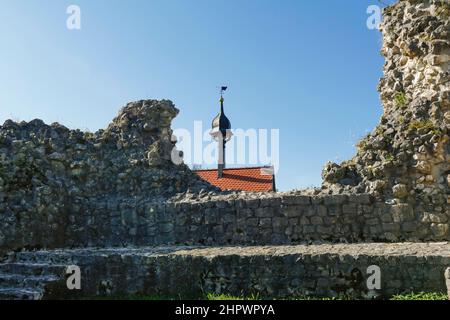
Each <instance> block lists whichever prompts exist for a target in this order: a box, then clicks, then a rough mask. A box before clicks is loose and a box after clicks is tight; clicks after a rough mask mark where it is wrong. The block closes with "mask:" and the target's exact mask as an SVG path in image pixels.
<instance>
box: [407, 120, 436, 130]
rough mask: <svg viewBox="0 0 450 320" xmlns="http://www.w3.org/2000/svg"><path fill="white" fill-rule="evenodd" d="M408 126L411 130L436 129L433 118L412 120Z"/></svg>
mask: <svg viewBox="0 0 450 320" xmlns="http://www.w3.org/2000/svg"><path fill="white" fill-rule="evenodd" d="M408 128H409V129H410V130H419V129H428V130H433V129H435V126H434V123H433V122H432V121H431V120H414V121H411V123H410V124H409V126H408Z"/></svg>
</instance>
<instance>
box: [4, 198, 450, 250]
mask: <svg viewBox="0 0 450 320" xmlns="http://www.w3.org/2000/svg"><path fill="white" fill-rule="evenodd" d="M430 219H431V220H432V221H433V222H429V221H430ZM448 219H449V217H448V216H428V215H427V214H426V213H423V212H422V213H421V212H416V211H414V208H413V207H412V206H410V205H409V204H397V205H388V204H386V203H384V202H379V201H377V200H376V199H375V198H374V197H373V196H371V195H369V194H354V195H316V196H305V195H290V194H285V195H283V194H277V193H273V194H269V195H268V194H266V195H264V196H262V195H261V196H258V197H256V196H255V195H252V194H247V195H246V197H243V196H242V195H239V194H235V197H232V196H228V197H227V196H221V195H219V196H212V197H209V198H205V199H203V200H185V201H184V202H180V201H176V202H165V203H161V202H158V203H156V202H152V201H150V200H141V201H131V200H129V199H127V200H126V201H119V200H117V199H115V200H111V199H108V201H106V200H104V201H100V202H97V207H96V208H95V210H93V211H87V212H84V213H83V214H79V213H75V212H72V213H70V212H69V213H67V216H63V217H61V218H60V221H61V222H60V223H58V224H56V225H55V224H51V223H49V222H50V221H49V217H47V216H38V217H36V218H35V219H33V220H28V221H26V220H25V221H23V220H20V215H19V216H14V215H11V216H5V215H2V216H1V221H2V222H3V223H6V222H5V221H7V223H8V226H9V228H8V229H2V233H3V234H4V235H6V236H8V238H7V239H6V240H7V241H4V243H3V246H2V248H4V250H6V249H17V248H22V247H29V248H61V247H86V246H89V247H92V246H99V247H108V246H127V245H128V246H130V245H131V246H133V245H134V246H136V245H163V244H190V245H192V244H203V245H227V244H230V245H231V244H232V245H270V244H295V243H305V242H309V241H331V242H370V241H381V242H397V241H415V242H419V241H449V240H450V236H449V230H448Z"/></svg>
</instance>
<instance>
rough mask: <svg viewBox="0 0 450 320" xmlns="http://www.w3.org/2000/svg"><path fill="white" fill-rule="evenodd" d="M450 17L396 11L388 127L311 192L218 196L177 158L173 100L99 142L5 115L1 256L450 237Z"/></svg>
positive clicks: (392, 11)
mask: <svg viewBox="0 0 450 320" xmlns="http://www.w3.org/2000/svg"><path fill="white" fill-rule="evenodd" d="M449 11H450V9H449V6H448V5H447V4H446V2H441V1H412V0H402V1H399V3H398V4H396V5H394V6H392V7H389V8H387V9H386V11H385V13H384V23H383V27H382V30H383V35H384V45H383V50H382V53H383V54H384V55H385V57H386V65H385V68H384V73H385V75H384V77H383V79H382V80H381V81H380V92H381V98H382V102H383V105H384V114H383V117H382V119H381V122H380V124H379V125H378V126H377V128H376V129H375V130H374V132H372V133H371V134H370V135H369V136H368V137H367V138H366V139H364V140H363V141H361V143H360V144H359V146H358V148H359V149H358V154H357V155H356V156H355V157H354V158H353V159H352V160H350V161H347V162H345V163H343V164H341V165H337V164H328V165H327V167H326V169H325V171H324V186H323V189H322V190H321V191H320V192H313V193H312V194H311V195H306V194H307V193H306V192H299V194H297V193H295V192H291V193H285V194H283V193H267V194H246V193H231V194H218V193H217V190H216V189H215V188H213V187H211V186H210V185H208V184H207V183H206V182H203V181H201V180H200V178H199V177H198V176H197V175H195V174H194V173H192V172H191V171H190V170H189V169H188V168H187V167H186V166H185V165H175V164H174V163H173V162H172V161H171V155H172V151H173V147H174V143H173V141H172V131H171V129H170V123H171V120H172V119H173V118H174V117H175V116H176V114H177V113H178V110H177V109H176V108H175V107H174V106H173V104H172V103H171V102H170V101H165V100H163V101H156V100H143V101H137V102H133V103H130V104H128V105H127V106H125V107H124V108H123V109H122V110H121V112H120V113H119V115H118V117H116V118H115V119H114V120H113V122H112V123H111V124H110V125H109V126H108V128H107V129H105V130H99V131H98V132H96V133H92V134H91V133H86V132H81V131H79V130H69V129H67V128H65V127H64V126H62V125H59V124H52V125H50V126H49V125H46V124H44V123H43V122H42V121H40V120H34V121H31V122H28V123H27V122H21V123H15V122H13V121H10V120H8V121H6V122H5V123H4V125H3V126H1V127H0V251H6V250H9V249H18V248H23V247H32V248H36V247H46V248H55V247H77V246H78V247H79V246H122V245H152V244H168V243H200V244H210V245H212V244H272V243H279V244H289V243H297V242H304V241H311V240H320V241H325V240H326V241H336V242H337V241H346V242H356V241H403V240H408V241H442V240H447V241H448V240H450V230H449V229H450V228H449V222H450V209H449V203H450V187H449V183H450V182H449V180H450V179H449V170H450V167H449V163H450V158H449V150H450V146H449V138H448V127H449V115H450V113H449V106H450V103H449V81H448V80H449V68H450V61H449V55H450V51H449V50H450V49H449V40H448V39H449V38H450V37H449V34H450V29H449V28H450V19H447V18H445V17H446V15H447V14H448V13H449ZM180 194H181V195H182V196H178V195H180ZM0 253H1V252H0Z"/></svg>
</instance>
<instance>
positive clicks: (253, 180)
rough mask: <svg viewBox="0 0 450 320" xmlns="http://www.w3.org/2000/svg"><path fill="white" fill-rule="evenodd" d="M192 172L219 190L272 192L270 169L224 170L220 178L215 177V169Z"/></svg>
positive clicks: (272, 183)
mask: <svg viewBox="0 0 450 320" xmlns="http://www.w3.org/2000/svg"><path fill="white" fill-rule="evenodd" d="M194 172H195V173H197V174H198V175H199V176H200V178H202V179H203V180H206V181H208V182H209V183H210V184H212V185H214V186H216V187H219V188H220V189H221V190H241V191H254V192H258V191H274V190H273V189H274V176H273V168H270V167H253V168H230V169H225V170H224V171H223V175H222V178H218V177H217V169H211V170H194Z"/></svg>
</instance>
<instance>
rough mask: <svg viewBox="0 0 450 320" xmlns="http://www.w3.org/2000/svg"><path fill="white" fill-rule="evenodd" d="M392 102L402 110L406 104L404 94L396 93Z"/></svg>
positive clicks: (406, 100)
mask: <svg viewBox="0 0 450 320" xmlns="http://www.w3.org/2000/svg"><path fill="white" fill-rule="evenodd" d="M394 100H395V105H396V106H397V107H401V108H404V107H405V106H406V105H407V104H408V99H407V98H406V94H405V93H404V92H397V93H396V94H395V96H394Z"/></svg>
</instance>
